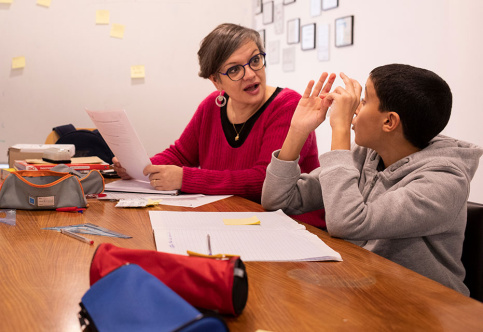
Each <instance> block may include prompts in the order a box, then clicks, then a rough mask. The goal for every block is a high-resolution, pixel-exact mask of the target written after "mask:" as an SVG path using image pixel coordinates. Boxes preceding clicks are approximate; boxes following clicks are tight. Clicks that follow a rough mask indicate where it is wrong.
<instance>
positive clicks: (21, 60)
mask: <svg viewBox="0 0 483 332" xmlns="http://www.w3.org/2000/svg"><path fill="white" fill-rule="evenodd" d="M24 67H25V57H24V56H17V57H15V58H13V59H12V69H19V68H24Z"/></svg>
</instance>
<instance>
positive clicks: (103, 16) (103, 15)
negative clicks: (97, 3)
mask: <svg viewBox="0 0 483 332" xmlns="http://www.w3.org/2000/svg"><path fill="white" fill-rule="evenodd" d="M96 24H109V11H108V10H96Z"/></svg>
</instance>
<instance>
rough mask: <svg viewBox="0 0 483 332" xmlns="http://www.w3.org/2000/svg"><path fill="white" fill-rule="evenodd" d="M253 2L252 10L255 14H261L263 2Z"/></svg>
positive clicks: (257, 0) (256, 0)
mask: <svg viewBox="0 0 483 332" xmlns="http://www.w3.org/2000/svg"><path fill="white" fill-rule="evenodd" d="M253 2H254V5H253V7H254V12H255V15H257V14H261V13H262V11H263V3H262V0H253Z"/></svg>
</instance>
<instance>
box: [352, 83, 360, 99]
mask: <svg viewBox="0 0 483 332" xmlns="http://www.w3.org/2000/svg"><path fill="white" fill-rule="evenodd" d="M352 85H353V86H354V90H355V92H356V94H357V96H358V97H359V98H360V96H361V93H362V86H361V85H360V84H359V82H357V81H356V80H354V79H352Z"/></svg>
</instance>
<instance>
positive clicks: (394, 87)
mask: <svg viewBox="0 0 483 332" xmlns="http://www.w3.org/2000/svg"><path fill="white" fill-rule="evenodd" d="M369 77H370V78H371V80H372V83H373V84H374V88H375V90H376V95H377V97H378V98H379V102H380V104H379V109H380V111H383V112H385V111H387V112H396V113H397V114H399V117H400V119H401V123H402V128H403V134H404V137H405V138H406V139H407V140H408V141H409V142H410V143H411V144H413V145H414V146H416V147H418V148H420V149H423V148H425V147H426V146H427V145H428V143H429V141H430V140H431V139H433V138H434V137H435V136H436V135H438V134H439V133H440V132H441V131H442V130H443V129H444V127H445V126H446V124H447V123H448V121H449V118H450V115H451V105H452V101H453V96H452V94H451V89H450V87H449V86H448V84H447V83H446V82H445V81H444V80H443V79H442V78H441V77H439V76H438V75H436V74H435V73H433V72H432V71H430V70H426V69H422V68H417V67H412V66H409V65H403V64H390V65H385V66H380V67H377V68H374V69H373V70H372V71H371V73H370V76H369Z"/></svg>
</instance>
